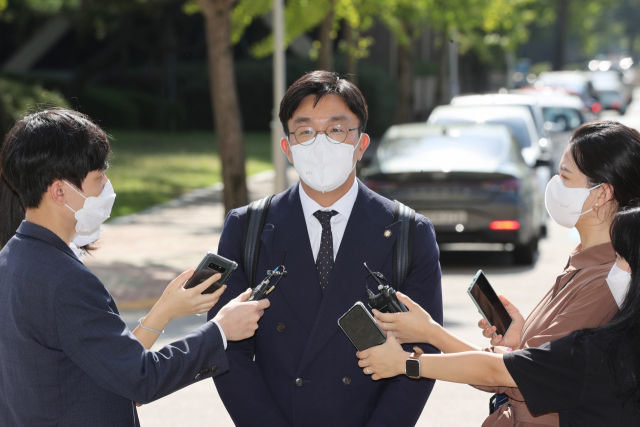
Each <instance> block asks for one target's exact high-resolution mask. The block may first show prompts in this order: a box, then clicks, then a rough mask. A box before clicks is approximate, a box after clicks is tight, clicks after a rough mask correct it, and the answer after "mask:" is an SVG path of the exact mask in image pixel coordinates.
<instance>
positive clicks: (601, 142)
mask: <svg viewBox="0 0 640 427" xmlns="http://www.w3.org/2000/svg"><path fill="white" fill-rule="evenodd" d="M568 150H569V153H571V156H572V157H573V160H574V161H575V162H576V166H577V167H578V169H579V170H580V172H582V173H583V174H584V175H586V177H587V180H588V181H589V183H588V184H589V187H594V186H596V185H598V184H603V183H607V184H610V185H611V186H612V187H613V197H614V198H615V200H616V202H617V203H618V210H622V209H624V208H625V207H627V206H631V205H632V203H633V201H634V200H636V199H640V132H638V131H637V130H635V129H631V128H629V127H627V126H625V125H623V124H621V123H618V122H613V121H607V120H603V121H595V122H589V123H585V124H583V125H581V126H580V127H578V128H577V129H576V130H575V132H574V133H573V135H572V136H571V140H570V141H569V145H568Z"/></svg>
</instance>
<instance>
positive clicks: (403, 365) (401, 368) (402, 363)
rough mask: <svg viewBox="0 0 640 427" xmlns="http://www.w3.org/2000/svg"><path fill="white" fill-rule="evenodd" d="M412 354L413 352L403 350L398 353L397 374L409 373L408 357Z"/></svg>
mask: <svg viewBox="0 0 640 427" xmlns="http://www.w3.org/2000/svg"><path fill="white" fill-rule="evenodd" d="M409 356H411V353H409V352H407V351H403V352H401V353H399V354H398V359H397V362H396V366H397V374H396V375H406V373H407V359H408V358H409Z"/></svg>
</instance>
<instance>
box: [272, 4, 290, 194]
mask: <svg viewBox="0 0 640 427" xmlns="http://www.w3.org/2000/svg"><path fill="white" fill-rule="evenodd" d="M273 39H274V49H273V112H272V113H273V114H272V119H271V160H272V161H273V168H274V169H275V181H274V183H275V188H274V191H275V192H276V193H281V192H283V191H284V190H286V189H287V187H288V183H287V157H286V156H285V154H284V153H283V152H282V149H281V148H280V140H281V139H282V137H283V136H284V135H283V132H282V125H281V124H280V119H279V118H278V111H279V110H280V101H281V100H282V97H283V96H284V90H285V86H286V84H287V83H286V71H285V65H284V0H273Z"/></svg>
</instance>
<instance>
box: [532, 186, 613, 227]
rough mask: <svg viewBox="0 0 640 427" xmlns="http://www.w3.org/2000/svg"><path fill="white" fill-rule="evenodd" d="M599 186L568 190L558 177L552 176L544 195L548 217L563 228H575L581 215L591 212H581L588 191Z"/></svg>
mask: <svg viewBox="0 0 640 427" xmlns="http://www.w3.org/2000/svg"><path fill="white" fill-rule="evenodd" d="M601 185H602V184H599V185H596V186H595V187H592V188H569V187H565V185H564V183H563V182H562V179H561V178H560V175H556V176H554V177H553V178H551V181H549V183H548V184H547V189H546V191H545V195H544V204H545V206H546V207H547V212H549V216H550V217H551V218H552V219H553V220H554V221H555V222H557V223H558V224H559V225H561V226H563V227H567V228H573V227H575V226H576V223H577V222H578V220H579V219H580V216H581V215H584V214H586V213H588V212H591V211H592V210H593V209H589V210H588V211H586V212H582V207H583V206H584V201H585V200H587V197H589V194H590V191H591V190H593V189H594V188H598V187H600V186H601Z"/></svg>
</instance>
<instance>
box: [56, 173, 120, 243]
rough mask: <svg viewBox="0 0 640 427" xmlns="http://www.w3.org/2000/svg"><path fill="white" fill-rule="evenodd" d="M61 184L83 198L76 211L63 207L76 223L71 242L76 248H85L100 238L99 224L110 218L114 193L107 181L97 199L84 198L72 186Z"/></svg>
mask: <svg viewBox="0 0 640 427" xmlns="http://www.w3.org/2000/svg"><path fill="white" fill-rule="evenodd" d="M63 182H64V183H65V184H67V185H68V186H69V187H71V189H73V191H75V192H76V193H78V194H80V195H81V196H82V197H84V205H83V206H82V208H81V209H78V210H77V211H74V210H73V209H71V207H70V206H69V205H67V204H65V206H66V207H68V208H69V209H71V210H72V211H73V212H75V218H76V220H77V221H78V222H76V234H75V236H73V239H72V240H71V241H72V242H73V243H74V244H75V245H76V246H78V247H82V246H86V245H88V244H90V243H93V242H95V241H96V240H98V238H99V237H100V224H102V223H103V222H105V221H106V220H107V219H109V217H110V216H111V209H112V208H113V202H114V201H115V200H116V193H114V192H113V186H111V181H107V184H106V185H105V186H104V188H103V189H102V192H101V193H100V195H99V196H98V197H94V196H89V197H85V196H84V195H83V194H82V193H80V192H79V191H78V190H76V189H75V188H74V187H73V185H71V184H69V183H68V182H67V181H64V180H63Z"/></svg>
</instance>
